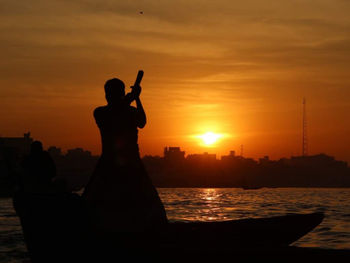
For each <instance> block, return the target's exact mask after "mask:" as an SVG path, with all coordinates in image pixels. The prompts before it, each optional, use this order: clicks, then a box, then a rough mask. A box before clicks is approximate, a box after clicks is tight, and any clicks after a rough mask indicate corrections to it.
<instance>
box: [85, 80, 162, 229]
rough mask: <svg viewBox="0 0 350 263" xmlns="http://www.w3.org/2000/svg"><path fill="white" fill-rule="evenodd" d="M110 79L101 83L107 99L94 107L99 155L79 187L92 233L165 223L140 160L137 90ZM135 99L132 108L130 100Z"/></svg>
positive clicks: (143, 121)
mask: <svg viewBox="0 0 350 263" xmlns="http://www.w3.org/2000/svg"><path fill="white" fill-rule="evenodd" d="M132 88H133V90H132V92H131V93H129V94H127V95H125V85H124V83H123V82H122V81H121V80H119V79H116V78H114V79H110V80H108V81H107V82H106V84H105V86H104V89H105V95H106V100H107V105H106V106H102V107H98V108H96V109H95V110H94V117H95V120H96V123H97V126H98V128H99V130H100V134H101V141H102V155H101V157H100V159H99V161H98V163H97V165H96V168H95V171H94V173H93V175H92V177H91V178H90V181H89V183H88V185H87V186H86V187H85V190H84V193H83V197H84V198H85V200H86V203H87V206H88V207H89V212H90V215H91V216H90V218H91V221H92V222H91V223H92V225H93V228H94V231H96V233H97V234H100V235H103V234H108V233H111V232H119V233H120V232H128V233H130V232H142V231H147V230H151V229H157V228H160V227H161V226H163V225H164V224H166V223H167V217H166V213H165V209H164V207H163V204H162V202H161V200H160V198H159V196H158V193H157V190H156V188H155V187H154V186H153V184H152V182H151V180H150V178H149V177H148V174H147V172H146V170H145V168H144V165H143V163H142V161H141V158H140V154H139V148H138V144H137V139H138V128H143V127H144V126H145V124H146V115H145V112H144V110H143V107H142V104H141V100H140V93H141V87H140V86H135V87H132ZM133 100H135V101H136V106H137V107H136V108H135V107H132V106H130V103H131V102H132V101H133Z"/></svg>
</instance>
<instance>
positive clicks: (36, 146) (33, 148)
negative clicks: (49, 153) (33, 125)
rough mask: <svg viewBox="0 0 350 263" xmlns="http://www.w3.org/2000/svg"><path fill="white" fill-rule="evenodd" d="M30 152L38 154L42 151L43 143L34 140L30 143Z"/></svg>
mask: <svg viewBox="0 0 350 263" xmlns="http://www.w3.org/2000/svg"><path fill="white" fill-rule="evenodd" d="M30 152H31V153H32V154H38V153H41V152H43V144H42V143H41V142H40V141H34V142H32V144H31V145H30Z"/></svg>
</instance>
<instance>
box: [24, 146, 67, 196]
mask: <svg viewBox="0 0 350 263" xmlns="http://www.w3.org/2000/svg"><path fill="white" fill-rule="evenodd" d="M21 166H22V173H21V175H20V180H19V191H22V192H24V193H28V194H44V193H53V192H57V191H58V189H57V187H56V184H54V183H53V179H54V178H55V177H56V165H55V163H54V161H53V160H52V158H51V156H50V154H49V153H48V152H46V151H44V150H43V145H42V143H41V142H40V141H34V142H33V143H32V144H31V148H30V154H29V155H27V156H26V157H25V158H24V160H23V161H22V163H21ZM62 188H63V187H62Z"/></svg>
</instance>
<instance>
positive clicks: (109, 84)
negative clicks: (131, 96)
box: [105, 78, 125, 104]
mask: <svg viewBox="0 0 350 263" xmlns="http://www.w3.org/2000/svg"><path fill="white" fill-rule="evenodd" d="M105 94H106V100H107V102H108V104H115V103H119V102H121V101H122V100H123V98H124V97H125V85H124V82H123V81H121V80H120V79H117V78H114V79H110V80H107V81H106V84H105Z"/></svg>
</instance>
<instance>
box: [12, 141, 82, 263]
mask: <svg viewBox="0 0 350 263" xmlns="http://www.w3.org/2000/svg"><path fill="white" fill-rule="evenodd" d="M21 165H22V173H21V175H20V177H19V180H18V187H17V191H16V192H15V195H14V197H13V204H14V208H15V210H16V213H17V215H18V216H19V217H20V221H21V225H22V230H23V234H24V240H25V242H26V245H27V248H28V251H29V255H30V258H31V260H32V262H47V261H52V262H56V261H57V262H62V259H66V258H65V257H66V256H67V255H68V254H70V255H72V254H73V253H79V251H81V250H80V249H82V246H83V241H84V234H85V233H86V228H85V226H86V224H85V220H86V215H85V214H84V212H85V210H84V204H83V202H82V201H81V199H80V196H78V195H77V194H74V193H70V192H68V191H67V190H66V188H65V184H64V182H62V181H60V180H55V179H56V178H55V177H56V165H55V163H54V161H53V159H52V158H51V156H50V155H49V153H48V152H46V151H44V150H43V146H42V143H41V142H39V141H34V142H33V143H32V145H31V150H30V154H29V155H27V156H26V157H25V158H24V160H23V161H22V163H21ZM58 252H59V253H58ZM49 254H52V255H53V254H55V256H54V257H55V258H54V259H52V258H50V257H52V255H50V256H48V255H49ZM70 257H72V256H70ZM58 259H60V260H58Z"/></svg>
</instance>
